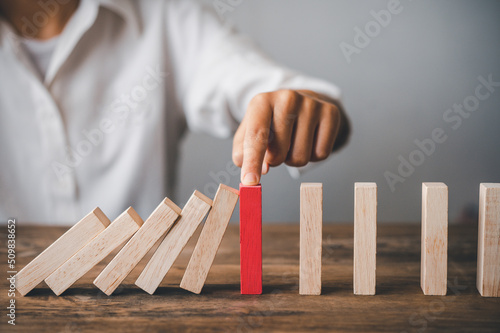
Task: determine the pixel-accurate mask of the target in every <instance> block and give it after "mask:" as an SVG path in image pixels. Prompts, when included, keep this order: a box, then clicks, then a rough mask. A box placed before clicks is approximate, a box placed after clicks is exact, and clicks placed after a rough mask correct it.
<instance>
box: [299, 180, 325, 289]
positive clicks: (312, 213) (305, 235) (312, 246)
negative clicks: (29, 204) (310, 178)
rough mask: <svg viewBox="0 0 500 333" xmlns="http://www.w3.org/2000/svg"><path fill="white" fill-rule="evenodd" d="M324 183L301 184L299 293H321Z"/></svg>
mask: <svg viewBox="0 0 500 333" xmlns="http://www.w3.org/2000/svg"><path fill="white" fill-rule="evenodd" d="M322 228H323V184H321V183H302V184H301V185H300V273H299V294H301V295H321V246H322V245H321V244H322Z"/></svg>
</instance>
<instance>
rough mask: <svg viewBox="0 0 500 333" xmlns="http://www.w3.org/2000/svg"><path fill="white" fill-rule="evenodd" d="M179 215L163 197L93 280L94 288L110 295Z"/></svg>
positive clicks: (179, 211) (172, 204) (174, 207)
mask: <svg viewBox="0 0 500 333" xmlns="http://www.w3.org/2000/svg"><path fill="white" fill-rule="evenodd" d="M180 214H181V209H180V208H179V207H177V205H176V204H175V203H173V202H172V201H171V200H170V199H168V198H165V199H164V200H163V201H162V202H161V203H160V204H159V205H158V207H156V209H155V210H154V211H153V213H152V214H151V215H150V216H149V218H148V219H147V220H146V221H145V222H144V224H143V225H142V227H141V228H140V229H139V230H138V231H137V232H136V233H135V234H134V236H132V238H131V239H130V240H129V241H128V242H127V244H125V246H124V247H123V248H122V249H121V250H120V252H118V254H117V255H116V256H115V257H114V258H113V260H111V262H110V263H109V264H108V265H107V266H106V268H104V270H103V271H102V272H101V274H99V276H98V277H97V278H96V279H95V280H94V285H95V286H97V288H99V289H100V290H102V292H104V293H105V294H106V295H108V296H109V295H111V294H112V293H113V292H114V291H115V290H116V288H118V286H119V285H120V283H122V281H123V280H124V279H125V278H126V277H127V276H128V275H129V274H130V272H131V271H132V270H133V269H134V267H135V266H137V264H138V263H139V261H141V259H142V258H144V256H145V255H146V254H147V253H148V251H149V250H151V248H152V247H153V245H154V244H155V243H156V242H157V241H158V240H159V239H160V238H161V237H163V236H164V235H165V234H166V233H167V231H168V230H169V229H170V227H172V225H173V224H174V222H175V221H176V220H177V218H178V217H179V215H180Z"/></svg>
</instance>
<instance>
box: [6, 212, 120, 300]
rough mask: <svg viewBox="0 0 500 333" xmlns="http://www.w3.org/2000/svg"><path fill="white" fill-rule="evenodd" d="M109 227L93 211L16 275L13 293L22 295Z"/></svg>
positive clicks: (102, 216) (104, 217)
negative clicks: (16, 292) (14, 291)
mask: <svg viewBox="0 0 500 333" xmlns="http://www.w3.org/2000/svg"><path fill="white" fill-rule="evenodd" d="M109 224H110V221H109V219H108V218H107V217H106V215H104V213H103V212H102V211H101V210H100V209H99V208H95V209H94V210H93V211H91V212H90V213H89V214H87V216H85V217H84V218H83V219H81V220H80V221H79V222H78V223H77V224H75V225H74V226H73V227H71V229H69V230H68V231H66V232H65V233H64V234H63V235H62V236H61V237H59V238H58V239H57V240H56V241H55V242H54V243H52V245H50V246H49V247H48V248H46V249H45V250H44V251H43V252H42V253H40V254H39V255H38V256H37V257H36V258H35V259H33V260H32V261H31V262H30V263H29V264H28V265H26V266H25V267H24V268H23V269H22V270H21V271H19V272H18V273H17V275H16V288H17V291H19V293H20V294H21V295H23V296H24V295H26V294H27V293H28V292H30V291H31V290H32V289H33V288H35V287H36V286H37V285H38V284H39V283H40V282H42V281H43V280H44V279H45V278H47V276H49V275H50V274H52V273H53V272H54V271H55V270H56V269H57V268H59V267H60V266H61V265H62V264H64V263H65V262H66V261H67V260H68V259H69V258H71V257H72V256H73V255H74V254H75V253H77V252H78V251H79V250H80V249H81V248H83V247H84V246H85V245H86V244H87V243H88V242H90V241H91V240H92V239H93V238H94V237H96V236H97V235H99V233H101V232H102V231H103V230H104V229H106V227H107V226H108V225H109Z"/></svg>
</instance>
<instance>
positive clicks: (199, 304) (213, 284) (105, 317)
mask: <svg viewBox="0 0 500 333" xmlns="http://www.w3.org/2000/svg"><path fill="white" fill-rule="evenodd" d="M5 231H6V228H3V231H2V233H3V237H2V247H1V253H2V254H1V255H2V258H4V263H5V262H6V259H5V258H6V245H5V240H6V237H5V235H6V232H5ZM63 232H64V228H54V227H18V229H17V248H16V250H17V259H18V265H17V268H18V269H19V268H21V267H23V266H24V265H25V264H27V263H28V262H29V261H30V260H32V259H33V258H34V257H35V256H36V255H37V254H38V253H40V252H41V251H42V250H43V249H44V248H45V247H47V246H48V245H50V244H51V243H52V242H53V241H55V240H56V239H57V237H58V236H59V235H61V234H62V233H63ZM198 232H199V231H198ZM197 236H198V233H197V234H196V235H195V237H193V239H191V241H190V243H189V244H188V246H187V247H186V249H185V250H184V251H183V253H182V255H181V257H180V258H179V260H177V262H176V263H175V264H174V267H173V268H172V270H171V271H170V272H169V273H168V275H167V277H166V278H165V280H164V281H163V283H162V285H161V287H160V288H159V289H158V290H157V292H156V294H155V295H153V296H150V295H148V294H146V293H145V292H143V291H142V290H140V289H138V288H136V287H135V285H134V281H135V279H136V278H137V276H138V274H139V272H140V269H141V268H142V267H144V265H145V260H143V261H142V262H141V263H140V265H139V267H137V268H136V269H135V270H134V271H133V272H132V274H131V276H129V277H128V278H127V279H126V280H125V281H124V284H123V285H122V287H120V288H119V289H118V290H117V292H116V293H115V294H114V295H113V296H111V297H108V296H106V295H104V294H103V293H102V292H100V291H99V290H98V289H97V288H95V287H94V286H93V285H92V281H93V279H94V278H95V277H96V276H97V274H98V272H99V271H100V270H102V268H103V267H104V262H103V263H102V264H101V265H99V266H98V267H96V268H95V269H93V270H92V271H91V272H90V273H89V274H87V275H86V276H85V277H84V278H82V279H81V280H80V281H78V282H77V284H76V285H74V286H73V287H72V288H70V289H69V290H68V291H66V292H65V293H64V294H63V295H62V296H60V297H57V296H55V295H54V294H53V293H52V292H51V291H50V289H48V287H47V286H46V285H44V284H41V285H40V286H39V287H38V288H36V289H34V290H33V291H32V292H31V293H29V294H28V295H27V296H26V297H21V296H17V297H16V307H17V309H16V311H17V312H16V315H17V317H16V324H17V325H16V327H15V330H13V329H12V328H13V327H12V326H10V325H7V323H6V321H7V319H6V305H8V299H7V292H6V289H5V288H7V284H6V282H5V281H6V279H5V278H2V281H3V282H2V283H3V286H4V290H3V291H2V292H1V293H0V295H1V296H0V298H1V301H0V304H1V308H2V309H3V310H2V316H1V318H2V320H1V324H0V331H2V332H14V331H19V332H45V331H47V332H91V331H92V332H96V331H116V332H128V331H138V332H155V331H159V332H172V331H181V330H191V331H198V330H207V331H230V332H250V331H283V332H290V331H312V330H318V331H349V332H369V331H374V332H434V331H435V332H443V331H449V332H457V331H467V332H499V331H500V298H483V297H481V296H480V295H479V294H478V292H477V290H476V286H475V280H476V278H475V274H476V251H477V250H476V247H477V231H476V228H475V227H471V226H450V230H449V250H448V251H449V257H448V258H449V259H448V260H449V264H448V278H449V283H448V295H447V296H444V297H442V296H424V295H423V294H422V291H421V290H420V280H419V279H420V277H419V276H420V275H419V274H420V227H419V225H418V224H411V225H407V224H397V225H396V224H391V225H389V224H381V225H379V237H378V242H377V252H378V253H377V295H375V296H354V295H353V292H352V253H353V249H352V246H353V245H352V244H353V226H352V224H350V225H348V224H344V225H328V224H326V225H325V226H324V232H323V295H321V296H300V295H299V294H298V285H297V283H298V269H299V268H298V267H299V227H298V225H264V232H263V243H264V245H263V265H264V267H263V271H264V294H263V295H259V296H250V295H244V296H242V295H240V293H239V240H238V227H237V226H236V225H232V226H230V227H229V229H228V231H227V233H226V235H225V237H224V240H223V242H222V245H221V248H220V249H219V252H218V254H217V257H216V260H215V264H214V266H213V267H212V270H211V271H210V274H209V276H208V281H207V285H205V287H204V289H203V291H202V294H201V295H194V294H191V293H189V292H187V291H185V290H182V289H180V288H179V287H178V285H179V283H180V280H181V278H182V274H183V272H184V268H185V267H186V264H187V261H188V259H189V255H190V253H191V251H192V249H193V247H194V244H195V242H194V238H197ZM148 257H149V256H148ZM146 259H147V258H146ZM109 260H110V258H106V260H105V262H109ZM4 267H6V264H4ZM6 270H7V269H5V270H4V272H5V271H6ZM4 274H5V273H4Z"/></svg>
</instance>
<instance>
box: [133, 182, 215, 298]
mask: <svg viewBox="0 0 500 333" xmlns="http://www.w3.org/2000/svg"><path fill="white" fill-rule="evenodd" d="M211 206H212V200H210V199H209V198H207V197H206V196H205V195H203V194H202V193H200V192H198V191H194V193H193V195H191V198H190V199H189V200H188V202H187V203H186V205H185V206H184V208H183V209H182V212H181V218H180V219H179V220H178V221H177V223H176V224H175V225H174V226H173V227H172V229H171V230H170V232H169V233H168V234H167V236H166V237H165V238H164V239H163V241H162V242H161V243H160V245H159V246H158V249H156V252H155V253H154V254H153V256H152V257H151V259H150V260H149V262H148V264H147V265H146V267H145V268H144V270H143V271H142V273H141V275H139V278H138V279H137V280H136V281H135V284H136V285H137V286H138V287H139V288H142V289H143V290H145V291H146V292H148V293H149V294H153V293H154V292H155V290H156V289H157V288H158V286H159V285H160V283H161V281H162V280H163V278H164V277H165V275H166V274H167V273H168V271H169V270H170V268H171V267H172V265H173V263H174V261H175V259H177V257H178V256H179V254H180V253H181V252H182V249H184V247H185V246H186V244H187V242H188V241H189V239H190V238H191V236H192V235H193V234H194V232H195V231H196V228H197V227H198V226H199V225H200V223H201V221H203V218H204V217H205V215H207V213H208V211H209V210H210V207H211Z"/></svg>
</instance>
